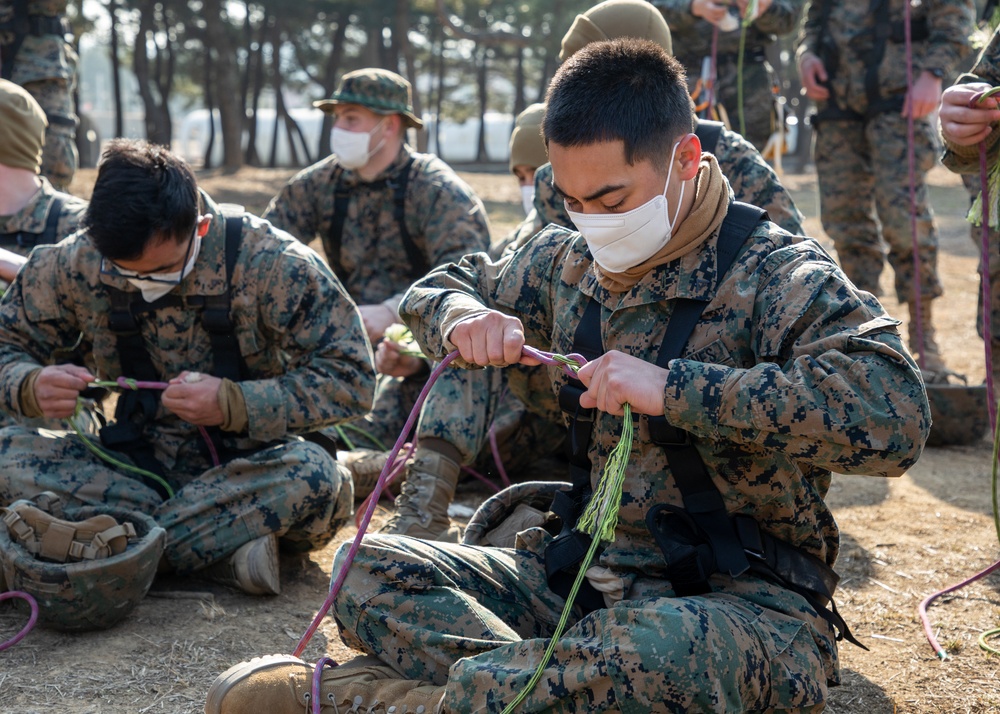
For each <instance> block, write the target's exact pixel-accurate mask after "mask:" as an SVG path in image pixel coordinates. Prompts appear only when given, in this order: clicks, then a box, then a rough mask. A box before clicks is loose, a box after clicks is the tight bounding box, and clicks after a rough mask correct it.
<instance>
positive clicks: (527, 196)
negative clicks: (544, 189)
mask: <svg viewBox="0 0 1000 714" xmlns="http://www.w3.org/2000/svg"><path fill="white" fill-rule="evenodd" d="M521 206H522V207H523V208H524V215H526V216H527V215H528V214H529V213H531V209H532V208H534V207H535V187H534V186H521Z"/></svg>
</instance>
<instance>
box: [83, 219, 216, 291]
mask: <svg viewBox="0 0 1000 714" xmlns="http://www.w3.org/2000/svg"><path fill="white" fill-rule="evenodd" d="M197 235H198V224H197V223H196V224H195V226H194V231H192V233H191V237H190V238H189V239H188V244H187V248H186V249H185V250H184V262H183V263H181V268H180V270H172V271H170V272H176V273H181V274H182V275H181V276H180V277H178V278H157V277H156V276H154V275H143V274H142V273H137V272H135V271H134V270H126V269H125V268H120V267H118V266H117V265H115V262H114V261H113V260H111V259H110V258H105V257H103V256H102V257H101V268H100V273H101V275H109V276H112V277H115V278H125V279H127V280H142V281H143V282H147V283H158V284H160V285H180V284H181V281H182V280H184V275H183V273H184V268H185V267H186V266H187V264H188V260H190V259H191V249H192V247H193V246H194V240H195V237H196V236H197Z"/></svg>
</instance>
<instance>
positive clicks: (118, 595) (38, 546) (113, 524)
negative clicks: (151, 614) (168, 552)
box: [0, 499, 166, 631]
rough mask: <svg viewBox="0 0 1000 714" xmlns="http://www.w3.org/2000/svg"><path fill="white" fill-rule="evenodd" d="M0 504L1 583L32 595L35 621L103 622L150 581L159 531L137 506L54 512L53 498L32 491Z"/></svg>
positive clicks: (59, 626) (85, 626) (60, 626)
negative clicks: (31, 494) (3, 505)
mask: <svg viewBox="0 0 1000 714" xmlns="http://www.w3.org/2000/svg"><path fill="white" fill-rule="evenodd" d="M55 504H57V502H55ZM0 511H2V513H3V524H0V569H2V570H3V575H4V579H6V581H7V587H8V588H9V589H11V590H21V591H24V592H27V593H29V594H31V595H32V596H34V598H35V599H36V600H37V601H38V609H39V620H38V621H39V624H41V625H43V626H46V627H51V628H53V629H56V630H64V631H78V630H95V629H103V628H107V627H111V626H112V625H114V624H116V623H118V622H119V621H120V620H122V619H123V618H124V617H125V616H126V615H128V614H129V613H130V612H131V611H132V610H133V609H134V608H135V606H136V605H138V604H139V602H140V601H141V600H142V598H143V597H145V595H146V592H147V591H148V590H149V586H150V585H152V583H153V578H154V577H155V575H156V568H157V565H159V562H160V557H161V556H162V555H163V547H164V544H165V542H166V531H164V530H163V528H160V527H159V526H158V525H156V522H155V521H154V520H153V519H152V518H150V517H149V516H147V515H145V514H142V513H137V512H135V511H129V510H126V509H123V508H114V507H110V506H84V507H81V508H76V509H66V512H65V514H62V512H61V509H60V508H58V505H54V504H53V502H49V503H46V502H44V501H42V500H39V499H36V501H26V500H20V501H15V502H14V503H12V504H11V505H10V506H9V507H7V508H4V509H0ZM53 514H58V516H57V515H53Z"/></svg>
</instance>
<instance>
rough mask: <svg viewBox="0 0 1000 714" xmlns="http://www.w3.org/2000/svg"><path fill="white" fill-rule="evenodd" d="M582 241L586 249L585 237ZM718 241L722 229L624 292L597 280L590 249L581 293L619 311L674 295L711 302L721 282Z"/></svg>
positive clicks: (672, 297) (667, 298)
mask: <svg viewBox="0 0 1000 714" xmlns="http://www.w3.org/2000/svg"><path fill="white" fill-rule="evenodd" d="M579 240H580V244H581V245H582V247H583V248H584V249H586V243H585V242H584V241H583V237H582V236H581V237H580V239H579ZM718 242H719V229H716V231H715V233H714V234H713V235H712V237H711V238H709V239H708V240H707V241H705V242H704V243H703V244H702V245H701V246H699V248H698V249H697V250H694V251H692V252H690V253H686V254H684V255H682V256H681V257H680V258H678V259H677V260H672V261H670V262H669V263H664V264H663V265H658V266H656V267H655V268H653V269H652V270H650V271H649V272H648V273H646V274H645V275H643V276H642V278H641V279H640V280H639V282H637V283H636V284H635V285H633V286H632V289H631V290H627V291H625V292H623V293H613V292H611V291H609V290H608V289H607V288H605V287H604V286H602V285H601V284H600V283H598V282H597V276H596V275H595V274H594V269H593V259H592V258H590V254H589V252H588V253H587V257H586V259H585V260H584V261H582V262H581V267H584V268H586V270H585V271H584V272H583V273H582V274H581V275H580V278H579V281H578V286H579V289H580V292H582V293H583V294H585V295H588V296H590V297H592V298H594V299H595V300H597V301H599V302H600V303H601V304H602V305H604V306H605V307H607V308H609V309H611V310H616V309H619V308H626V307H636V306H638V305H647V304H650V303H658V302H662V301H664V300H672V299H675V298H688V299H691V300H704V301H709V300H711V299H712V297H713V296H714V295H715V288H716V283H717V282H718V279H719V275H718V260H717V258H718Z"/></svg>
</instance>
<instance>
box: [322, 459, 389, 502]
mask: <svg viewBox="0 0 1000 714" xmlns="http://www.w3.org/2000/svg"><path fill="white" fill-rule="evenodd" d="M337 461H338V462H339V463H340V465H341V466H343V467H345V468H346V469H347V470H348V471H350V472H351V479H352V480H353V481H354V500H355V501H363V500H365V499H366V498H368V496H369V495H370V494H371V492H372V491H374V490H375V484H377V483H378V477H379V476H381V475H382V469H384V468H385V465H386V462H388V461H389V452H388V451H376V450H375V449H351V450H350V451H338V452H337ZM402 481H403V479H402V477H397V478H395V479H393V480H392V481H391V482H390V483H389V485H388V486H387V487H386V490H388V491H389V492H391V493H392V494H394V495H395V494H398V493H399V489H400V484H401V483H402Z"/></svg>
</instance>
